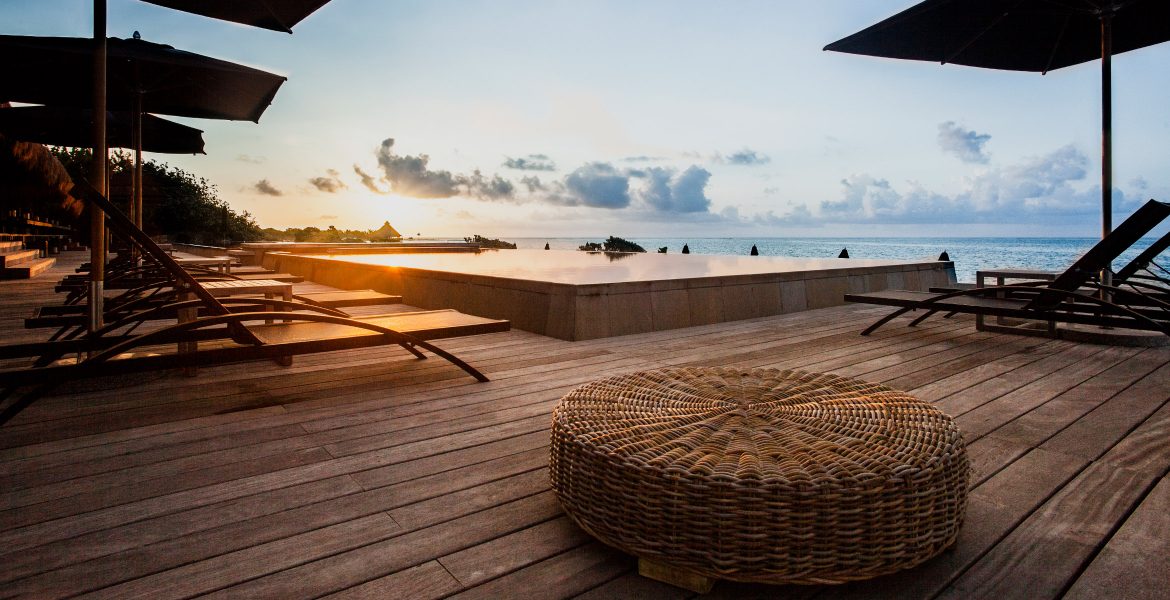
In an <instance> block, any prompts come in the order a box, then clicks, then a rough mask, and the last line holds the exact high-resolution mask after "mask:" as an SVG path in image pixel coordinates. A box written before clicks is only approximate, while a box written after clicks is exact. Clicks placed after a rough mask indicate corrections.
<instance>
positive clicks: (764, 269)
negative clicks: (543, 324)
mask: <svg viewBox="0 0 1170 600" xmlns="http://www.w3.org/2000/svg"><path fill="white" fill-rule="evenodd" d="M313 257H314V258H320V259H329V260H340V261H345V262H353V263H360V264H367V265H379V266H384V267H406V268H411V269H424V270H428V271H442V272H446V273H464V274H469V275H481V276H486V277H504V278H508V279H521V280H526V281H543V282H547V283H561V284H569V285H597V284H604V283H627V282H633V281H665V280H682V279H697V278H701V277H730V276H736V275H763V274H768V273H796V272H802V271H831V270H835V269H855V268H859V267H883V266H892V265H903V264H905V261H897V260H857V259H846V258H781V257H775V256H715V255H700V254H650V253H627V252H575V251H569V250H485V251H481V252H478V253H472V252H455V253H445V254H331V255H313Z"/></svg>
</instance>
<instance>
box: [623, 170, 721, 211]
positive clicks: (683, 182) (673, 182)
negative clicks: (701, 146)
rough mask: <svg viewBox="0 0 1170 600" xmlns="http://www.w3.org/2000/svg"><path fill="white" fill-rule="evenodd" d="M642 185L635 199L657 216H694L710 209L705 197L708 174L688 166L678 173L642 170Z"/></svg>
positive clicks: (673, 171)
mask: <svg viewBox="0 0 1170 600" xmlns="http://www.w3.org/2000/svg"><path fill="white" fill-rule="evenodd" d="M643 177H644V178H645V179H646V185H645V187H644V188H643V189H642V190H641V192H640V193H639V197H640V198H641V199H642V201H643V202H645V203H646V204H647V205H649V206H650V207H651V208H653V209H654V210H656V211H659V212H670V213H698V212H707V211H708V210H709V209H710V208H711V200H710V199H709V198H707V196H706V188H707V181H708V180H709V179H711V173H710V172H709V171H707V170H706V169H704V168H702V167H698V166H694V165H692V166H690V167H688V168H687V169H686V170H685V171H683V172H682V173H678V174H676V171H675V170H674V169H665V168H660V167H651V168H649V169H646V170H645V175H644V176H643Z"/></svg>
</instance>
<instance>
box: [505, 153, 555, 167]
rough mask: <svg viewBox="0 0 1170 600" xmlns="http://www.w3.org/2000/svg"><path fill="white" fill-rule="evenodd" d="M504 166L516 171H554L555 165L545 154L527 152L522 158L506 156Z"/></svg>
mask: <svg viewBox="0 0 1170 600" xmlns="http://www.w3.org/2000/svg"><path fill="white" fill-rule="evenodd" d="M504 167H507V168H509V169H516V170H517V171H556V170H557V165H556V164H555V163H554V162H553V161H551V160H549V158H548V155H546V154H529V155H528V156H527V157H524V158H510V157H509V158H506V159H505V160H504Z"/></svg>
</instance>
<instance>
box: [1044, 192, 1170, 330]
mask: <svg viewBox="0 0 1170 600" xmlns="http://www.w3.org/2000/svg"><path fill="white" fill-rule="evenodd" d="M1167 216H1170V204H1167V203H1165V202H1158V201H1157V200H1150V201H1148V202H1146V203H1145V204H1144V205H1142V207H1141V208H1139V209H1137V210H1136V211H1134V213H1133V214H1132V215H1130V216H1129V218H1127V219H1126V220H1124V221H1122V222H1121V224H1120V225H1118V226H1117V228H1116V229H1114V230H1113V231H1111V232H1109V234H1108V235H1106V236H1105V237H1103V238H1101V241H1099V242H1097V243H1096V244H1094V245H1093V247H1092V248H1090V249H1089V251H1088V252H1086V253H1084V254H1082V255H1081V257H1080V258H1078V259H1077V262H1075V263H1073V264H1072V266H1071V267H1069V268H1068V269H1067V270H1065V271H1064V272H1063V273H1061V274H1060V275H1058V276H1057V277H1056V279H1055V280H1053V281H1052V283H1051V284H1050V285H1049V286H1048V287H1049V289H1052V290H1059V291H1062V292H1073V291H1076V290H1077V288H1079V287H1081V286H1083V285H1085V283H1087V282H1088V281H1089V280H1090V279H1092V278H1093V277H1094V276H1096V275H1097V274H1098V273H1100V272H1101V271H1103V270H1105V269H1109V268H1111V266H1112V265H1113V261H1114V260H1115V259H1117V257H1118V256H1121V253H1122V252H1125V250H1126V249H1128V248H1129V247H1130V246H1133V245H1134V244H1135V243H1137V241H1138V240H1140V239H1142V236H1144V235H1146V234H1147V233H1149V232H1150V231H1151V230H1153V229H1154V227H1157V226H1158V223H1161V222H1162V221H1163V220H1164V219H1165V218H1166V217H1167ZM1064 298H1065V296H1064V295H1063V294H1060V293H1057V292H1055V291H1054V292H1053V293H1044V294H1040V295H1039V296H1037V297H1036V298H1035V299H1034V300H1032V301H1031V302H1029V303H1028V308H1031V309H1045V308H1051V307H1054V306H1056V305H1057V304H1060V303H1061V302H1062V301H1063V300H1064Z"/></svg>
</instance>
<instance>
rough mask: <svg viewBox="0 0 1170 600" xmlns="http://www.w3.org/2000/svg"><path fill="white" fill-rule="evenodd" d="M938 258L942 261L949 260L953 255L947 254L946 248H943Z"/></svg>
mask: <svg viewBox="0 0 1170 600" xmlns="http://www.w3.org/2000/svg"><path fill="white" fill-rule="evenodd" d="M938 259H939V260H942V261H949V260H951V255H950V254H947V251H946V250H943V252H942V254H939V255H938Z"/></svg>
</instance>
